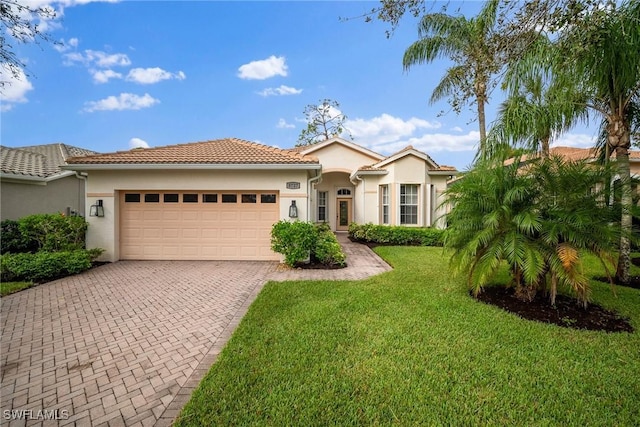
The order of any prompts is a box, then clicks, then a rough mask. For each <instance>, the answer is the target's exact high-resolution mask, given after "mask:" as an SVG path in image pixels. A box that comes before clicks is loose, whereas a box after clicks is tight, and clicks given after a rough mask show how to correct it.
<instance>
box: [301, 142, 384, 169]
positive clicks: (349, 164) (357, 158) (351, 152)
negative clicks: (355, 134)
mask: <svg viewBox="0 0 640 427" xmlns="http://www.w3.org/2000/svg"><path fill="white" fill-rule="evenodd" d="M310 155H312V156H314V157H317V158H318V160H319V161H320V164H321V165H322V170H323V171H324V172H332V171H342V172H348V173H351V172H353V171H354V170H357V169H358V168H360V167H362V166H366V165H371V164H373V163H376V162H378V161H380V159H379V158H377V157H373V156H370V155H369V154H366V153H363V152H362V151H357V150H355V149H352V148H350V147H347V146H345V145H342V144H340V143H337V142H336V143H333V144H330V145H327V146H325V147H322V148H320V149H318V150H316V151H314V152H312V153H311V154H310Z"/></svg>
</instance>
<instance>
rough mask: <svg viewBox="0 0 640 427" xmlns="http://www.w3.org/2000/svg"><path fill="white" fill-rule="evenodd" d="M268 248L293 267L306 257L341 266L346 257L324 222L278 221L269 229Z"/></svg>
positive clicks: (343, 264)
mask: <svg viewBox="0 0 640 427" xmlns="http://www.w3.org/2000/svg"><path fill="white" fill-rule="evenodd" d="M271 248H272V249H273V250H274V251H275V252H278V253H281V254H283V255H284V258H285V259H284V262H285V263H286V264H288V265H290V266H292V267H293V266H295V265H296V264H297V263H299V262H303V261H305V260H307V259H311V260H312V261H316V262H319V263H321V264H325V265H331V266H335V265H338V266H345V265H346V264H345V259H346V256H345V254H344V253H343V252H342V247H341V246H340V243H338V239H336V236H335V234H333V232H332V231H331V229H330V228H329V225H328V224H318V225H314V224H312V223H310V222H303V221H294V222H289V221H285V220H282V221H279V222H277V223H275V224H274V225H273V228H272V229H271Z"/></svg>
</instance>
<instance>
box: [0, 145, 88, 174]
mask: <svg viewBox="0 0 640 427" xmlns="http://www.w3.org/2000/svg"><path fill="white" fill-rule="evenodd" d="M88 154H97V153H96V152H95V151H92V150H86V149H84V148H79V147H74V146H72V145H67V144H61V143H55V144H44V145H33V146H28V147H15V148H14V147H5V146H0V157H1V158H2V167H1V168H2V173H6V174H13V175H22V176H32V177H38V178H48V177H51V176H53V175H55V174H57V173H60V172H62V171H61V169H60V166H62V165H65V164H66V161H67V159H69V158H71V157H74V156H82V155H88Z"/></svg>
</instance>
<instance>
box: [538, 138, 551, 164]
mask: <svg viewBox="0 0 640 427" xmlns="http://www.w3.org/2000/svg"><path fill="white" fill-rule="evenodd" d="M549 139H550V137H548V136H545V137H543V138H542V139H541V140H540V153H541V154H542V158H543V159H548V158H549Z"/></svg>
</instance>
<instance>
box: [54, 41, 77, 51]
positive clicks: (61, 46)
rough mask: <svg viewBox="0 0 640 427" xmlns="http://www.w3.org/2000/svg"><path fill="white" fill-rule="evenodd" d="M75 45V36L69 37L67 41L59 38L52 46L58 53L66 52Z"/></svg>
mask: <svg viewBox="0 0 640 427" xmlns="http://www.w3.org/2000/svg"><path fill="white" fill-rule="evenodd" d="M76 47H78V39H77V38H75V37H73V38H70V39H69V40H67V41H64V39H60V40H59V41H58V44H54V45H53V48H54V49H55V50H57V51H58V52H60V53H63V52H67V51H69V50H71V49H75V48H76Z"/></svg>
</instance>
